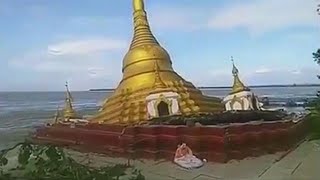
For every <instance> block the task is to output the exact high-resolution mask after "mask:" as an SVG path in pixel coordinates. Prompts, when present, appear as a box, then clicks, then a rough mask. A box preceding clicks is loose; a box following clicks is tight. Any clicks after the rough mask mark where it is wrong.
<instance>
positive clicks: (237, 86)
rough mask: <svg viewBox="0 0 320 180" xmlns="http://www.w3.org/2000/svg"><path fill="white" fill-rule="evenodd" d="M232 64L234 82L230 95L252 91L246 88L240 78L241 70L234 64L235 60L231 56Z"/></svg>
mask: <svg viewBox="0 0 320 180" xmlns="http://www.w3.org/2000/svg"><path fill="white" fill-rule="evenodd" d="M231 62H232V74H233V78H234V80H233V86H232V91H231V93H230V94H234V93H237V92H241V91H249V90H250V89H249V88H248V87H246V86H245V85H244V84H243V83H242V81H241V80H240V78H239V70H238V68H237V67H236V65H235V64H234V59H233V57H232V56H231Z"/></svg>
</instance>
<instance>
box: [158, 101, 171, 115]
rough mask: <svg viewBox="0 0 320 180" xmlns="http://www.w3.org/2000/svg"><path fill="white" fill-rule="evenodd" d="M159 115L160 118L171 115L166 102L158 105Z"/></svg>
mask: <svg viewBox="0 0 320 180" xmlns="http://www.w3.org/2000/svg"><path fill="white" fill-rule="evenodd" d="M157 109H158V114H159V116H167V115H170V113H169V106H168V104H167V103H166V102H164V101H161V102H160V103H159V104H158V107H157Z"/></svg>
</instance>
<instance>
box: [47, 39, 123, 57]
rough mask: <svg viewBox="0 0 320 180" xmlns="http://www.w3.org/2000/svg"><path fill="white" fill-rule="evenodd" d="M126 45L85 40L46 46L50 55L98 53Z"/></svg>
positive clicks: (105, 40)
mask: <svg viewBox="0 0 320 180" xmlns="http://www.w3.org/2000/svg"><path fill="white" fill-rule="evenodd" d="M126 46H127V43H126V42H125V41H122V40H114V39H98V38H97V39H87V40H76V41H66V42H60V43H57V44H53V45H49V46H48V53H49V54H52V55H78V54H90V53H95V52H99V51H109V50H118V49H123V48H125V47H126Z"/></svg>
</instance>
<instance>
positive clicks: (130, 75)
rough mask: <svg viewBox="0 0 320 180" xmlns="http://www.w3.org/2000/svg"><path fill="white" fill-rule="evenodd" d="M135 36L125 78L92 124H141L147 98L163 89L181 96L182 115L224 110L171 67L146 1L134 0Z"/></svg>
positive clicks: (217, 101)
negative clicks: (149, 17)
mask: <svg viewBox="0 0 320 180" xmlns="http://www.w3.org/2000/svg"><path fill="white" fill-rule="evenodd" d="M133 10H134V12H133V22H134V35H133V39H132V42H131V45H130V48H129V51H128V52H127V54H126V55H125V57H124V59H123V68H122V72H123V78H122V80H121V82H120V84H119V85H118V87H117V88H116V90H115V92H114V93H113V94H112V95H111V96H110V97H109V99H107V100H106V101H105V103H104V104H103V106H102V107H101V109H100V111H99V113H98V114H97V115H96V116H95V117H94V118H93V119H92V120H91V122H93V123H97V122H98V123H107V124H114V123H120V124H121V123H123V124H132V123H139V122H141V121H145V120H147V119H148V115H147V107H146V97H147V96H148V95H150V94H155V93H162V92H176V93H178V94H179V95H180V99H179V107H180V111H181V114H192V113H205V112H221V111H223V110H224V106H223V105H222V104H221V103H220V99H218V98H215V97H206V96H203V95H202V93H201V91H200V90H198V89H197V88H196V87H195V86H194V85H193V84H192V83H190V82H188V81H186V80H184V79H183V78H182V77H181V76H180V75H179V74H177V73H176V72H175V71H174V70H173V68H172V62H171V59H170V56H169V54H168V52H167V51H166V50H165V49H164V48H163V47H161V45H160V44H159V42H158V41H157V40H156V38H155V37H154V35H153V34H152V32H151V30H150V26H149V22H148V20H147V14H146V11H145V9H144V2H143V0H133Z"/></svg>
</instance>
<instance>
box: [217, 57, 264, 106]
mask: <svg viewBox="0 0 320 180" xmlns="http://www.w3.org/2000/svg"><path fill="white" fill-rule="evenodd" d="M231 58H232V57H231ZM232 64H233V69H232V74H233V77H234V82H233V86H232V91H231V92H230V93H229V95H227V96H226V97H225V98H224V99H223V101H222V102H223V103H224V104H225V108H226V110H227V111H253V110H262V109H261V104H260V103H259V100H258V97H257V96H255V95H254V93H253V92H251V90H250V89H249V88H248V87H246V86H245V85H244V84H243V83H242V82H241V80H240V78H239V70H238V69H237V67H236V66H235V64H234V61H233V58H232Z"/></svg>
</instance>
